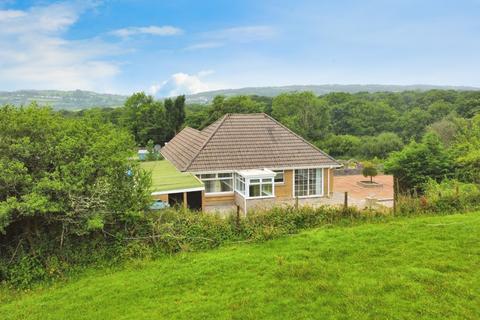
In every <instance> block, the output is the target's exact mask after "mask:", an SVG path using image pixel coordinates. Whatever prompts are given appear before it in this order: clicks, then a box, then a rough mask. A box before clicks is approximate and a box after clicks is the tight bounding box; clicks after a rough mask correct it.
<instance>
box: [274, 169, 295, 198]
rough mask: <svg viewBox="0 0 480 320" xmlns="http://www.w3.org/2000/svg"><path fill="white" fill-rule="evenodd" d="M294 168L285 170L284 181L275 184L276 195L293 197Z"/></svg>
mask: <svg viewBox="0 0 480 320" xmlns="http://www.w3.org/2000/svg"><path fill="white" fill-rule="evenodd" d="M292 193H293V170H285V171H284V172H283V183H278V184H275V197H276V198H280V199H284V198H292V197H293V194H292Z"/></svg>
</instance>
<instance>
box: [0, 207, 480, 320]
mask: <svg viewBox="0 0 480 320" xmlns="http://www.w3.org/2000/svg"><path fill="white" fill-rule="evenodd" d="M479 266H480V214H479V213H471V214H465V215H451V216H443V217H420V218H409V219H398V220H395V221H392V222H388V223H377V224H375V223H370V224H364V225H360V226H355V227H331V228H321V229H316V230H312V231H308V232H304V233H301V234H299V235H294V236H290V237H285V238H282V239H278V240H273V241H269V242H264V243H258V244H235V245H229V246H226V247H223V248H221V249H218V250H212V251H209V252H200V253H184V254H179V255H177V256H175V257H172V258H164V259H159V260H156V261H154V262H143V263H136V264H132V265H130V266H128V267H126V268H125V269H123V270H121V271H106V270H97V271H93V270H92V271H89V272H87V274H84V275H83V276H82V277H80V278H79V279H77V280H72V281H70V282H67V283H57V284H56V285H54V286H50V287H46V288H44V289H35V290H33V291H31V292H26V293H17V294H12V295H10V296H8V294H9V292H8V291H3V293H4V297H3V298H0V302H1V306H0V315H1V318H2V319H4V320H7V319H172V318H174V319H211V318H214V319H332V318H333V319H447V318H448V319H479V318H480V268H479ZM0 292H2V291H0Z"/></svg>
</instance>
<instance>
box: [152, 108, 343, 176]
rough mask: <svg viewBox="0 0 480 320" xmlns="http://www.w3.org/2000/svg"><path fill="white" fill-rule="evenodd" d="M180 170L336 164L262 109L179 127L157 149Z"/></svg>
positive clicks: (199, 170)
mask: <svg viewBox="0 0 480 320" xmlns="http://www.w3.org/2000/svg"><path fill="white" fill-rule="evenodd" d="M161 152H162V154H163V155H164V157H165V158H166V159H167V160H169V161H170V162H172V163H173V164H174V165H175V166H176V167H177V168H178V169H179V170H181V171H190V172H203V171H218V170H241V169H256V168H271V169H275V168H295V167H310V166H339V163H338V162H337V161H335V159H333V158H332V157H330V156H328V155H327V154H326V153H324V152H323V151H321V150H319V149H318V148H316V147H315V146H313V145H312V144H310V143H309V142H307V141H305V140H304V139H303V138H301V137H300V136H298V135H296V134H295V133H293V132H292V131H290V130H289V129H287V128H286V127H285V126H283V125H282V124H280V123H279V122H277V121H276V120H274V119H273V118H271V117H270V116H268V115H266V114H263V113H256V114H227V115H225V116H224V117H223V118H221V119H219V120H217V121H216V122H215V123H213V124H211V125H210V126H209V127H207V128H205V129H203V130H202V131H198V130H195V129H192V128H185V129H183V130H182V131H181V132H180V133H179V134H178V135H176V136H175V137H174V138H173V139H172V140H171V141H170V142H169V143H168V144H166V145H165V147H163V148H162V150H161Z"/></svg>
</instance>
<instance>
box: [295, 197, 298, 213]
mask: <svg viewBox="0 0 480 320" xmlns="http://www.w3.org/2000/svg"><path fill="white" fill-rule="evenodd" d="M295 210H298V195H297V196H296V197H295Z"/></svg>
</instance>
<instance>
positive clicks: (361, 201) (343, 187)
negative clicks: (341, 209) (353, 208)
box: [333, 175, 393, 207]
mask: <svg viewBox="0 0 480 320" xmlns="http://www.w3.org/2000/svg"><path fill="white" fill-rule="evenodd" d="M368 179H369V178H365V177H364V176H363V175H351V176H335V178H334V180H333V190H334V197H333V198H337V199H338V200H339V199H342V197H343V194H344V193H345V192H348V200H349V204H351V205H357V206H359V207H363V206H365V199H366V198H375V199H377V200H379V201H380V203H381V204H383V205H385V206H387V207H391V206H393V176H390V175H379V176H376V177H375V178H373V181H375V182H378V183H380V184H382V186H381V187H377V188H365V187H361V186H359V185H357V182H358V181H362V180H368ZM338 200H337V201H338Z"/></svg>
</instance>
